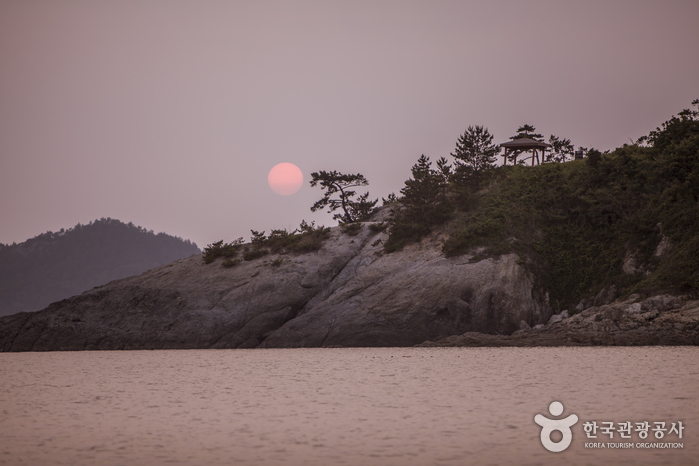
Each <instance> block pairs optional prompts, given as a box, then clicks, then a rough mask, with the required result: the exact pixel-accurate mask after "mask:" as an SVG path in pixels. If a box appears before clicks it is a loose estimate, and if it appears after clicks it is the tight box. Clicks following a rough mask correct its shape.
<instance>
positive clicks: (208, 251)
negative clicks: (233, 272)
mask: <svg viewBox="0 0 699 466" xmlns="http://www.w3.org/2000/svg"><path fill="white" fill-rule="evenodd" d="M250 232H251V233H252V237H251V238H250V245H249V246H244V244H243V238H238V239H237V240H235V241H233V242H232V243H224V242H223V241H217V242H215V243H212V244H210V245H208V246H207V247H206V248H205V249H204V262H205V263H207V264H210V263H211V262H213V261H215V260H216V259H217V258H219V257H223V258H225V259H226V260H225V261H223V264H222V265H223V266H224V267H233V266H234V265H236V264H238V263H240V259H235V257H236V256H237V255H238V252H239V251H240V250H241V249H244V250H243V260H246V261H251V260H255V259H258V258H260V257H263V256H266V255H267V254H270V253H273V254H289V253H296V254H300V253H305V252H313V251H317V250H318V249H320V248H321V247H322V246H323V242H324V241H325V240H326V239H327V238H328V237H329V236H330V228H326V227H323V226H318V227H317V226H316V225H315V222H311V223H310V224H308V223H306V221H305V220H303V221H301V225H299V228H298V229H296V230H294V231H292V232H288V231H286V230H272V232H271V233H270V234H269V236H265V232H264V231H262V232H259V231H255V230H250ZM275 262H276V261H275ZM275 262H273V263H272V265H273V266H275V267H277V266H279V265H280V264H281V261H280V262H279V263H278V264H275Z"/></svg>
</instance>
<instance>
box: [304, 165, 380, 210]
mask: <svg viewBox="0 0 699 466" xmlns="http://www.w3.org/2000/svg"><path fill="white" fill-rule="evenodd" d="M311 178H312V179H311V186H313V187H315V186H317V185H320V187H321V189H323V190H324V191H325V192H324V193H323V197H322V198H321V199H320V200H319V201H317V202H316V203H315V204H313V207H311V212H316V211H318V210H321V209H324V208H325V207H328V212H329V213H330V212H334V211H336V210H338V209H342V213H337V214H335V215H333V220H338V221H340V222H341V223H352V222H356V221H358V220H362V219H363V218H365V217H367V216H369V214H371V213H372V212H373V211H374V206H375V205H376V203H377V202H378V199H375V200H373V201H370V200H369V193H368V192H366V193H364V194H362V195H360V196H359V197H358V198H357V199H356V200H354V199H353V198H354V196H356V195H357V192H356V191H354V190H353V188H358V187H360V186H368V185H369V182H368V181H367V179H366V178H365V177H364V175H362V174H361V173H357V174H356V175H352V174H349V175H345V174H343V173H340V172H337V171H331V172H326V171H320V172H314V173H311ZM334 196H337V197H334Z"/></svg>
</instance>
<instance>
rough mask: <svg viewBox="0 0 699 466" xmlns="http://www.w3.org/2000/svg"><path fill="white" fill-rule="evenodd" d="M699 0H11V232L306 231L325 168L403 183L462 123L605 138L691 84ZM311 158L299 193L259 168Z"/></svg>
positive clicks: (442, 152) (499, 133) (497, 132)
mask: <svg viewBox="0 0 699 466" xmlns="http://www.w3.org/2000/svg"><path fill="white" fill-rule="evenodd" d="M698 20H699V2H697V1H696V0H688V1H672V0H669V1H643V0H624V1H615V0H605V1H594V0H587V1H585V2H567V1H558V0H556V1H526V0H517V1H497V0H495V1H409V0H402V1H381V0H372V1H361V0H352V1H331V0H324V1H294V0H284V1H264V0H256V1H233V0H226V1H223V0H221V1H206V0H198V1H178V0H162V1H155V0H138V1H136V0H133V1H130V0H123V1H102V2H94V1H67V0H44V1H42V0H34V1H26V0H17V1H15V0H0V242H2V243H7V244H9V243H12V242H22V241H24V240H26V239H28V238H31V237H34V236H36V235H38V234H40V233H43V232H45V231H49V230H51V231H58V230H60V229H61V228H69V227H72V226H74V225H75V224H77V223H83V224H85V223H88V222H90V221H91V220H95V219H98V218H101V217H111V218H116V219H119V220H122V221H124V222H127V223H128V222H133V223H135V224H137V225H140V226H143V227H145V228H147V229H152V230H154V231H155V232H161V231H162V232H166V233H168V234H172V235H176V236H180V237H182V238H185V239H189V240H192V241H194V242H196V243H197V244H198V245H199V247H202V248H203V247H204V246H205V245H207V244H209V243H212V242H214V241H218V240H220V239H223V240H226V241H231V240H233V239H235V238H238V237H240V236H242V237H244V238H245V239H246V240H249V237H250V230H251V229H254V230H258V231H261V230H266V231H267V232H269V231H270V230H271V229H272V228H287V229H290V230H291V229H294V228H295V227H296V226H298V224H299V223H300V222H301V220H304V219H305V220H306V221H309V222H310V221H312V220H315V221H316V222H317V223H320V224H324V225H326V226H333V225H335V224H336V222H334V221H333V220H332V215H331V214H328V213H325V212H316V213H311V211H310V207H311V205H313V203H314V202H315V201H316V200H318V199H320V197H321V196H322V192H321V191H320V188H318V187H315V188H312V187H310V185H309V181H310V174H311V172H315V171H319V170H327V171H329V170H338V171H340V172H343V173H361V174H363V175H364V176H365V177H366V178H367V179H368V180H369V186H368V188H367V189H368V191H369V192H370V194H371V197H372V198H379V199H380V198H381V197H387V196H388V194H389V193H392V192H395V193H397V194H398V193H399V191H400V189H401V187H403V186H404V184H403V183H404V181H405V180H406V179H408V178H409V176H410V168H411V166H412V165H413V164H414V163H415V162H416V161H417V159H418V157H419V156H420V155H421V154H425V155H427V156H428V157H430V158H431V159H432V160H436V159H438V158H439V157H442V156H444V157H447V158H450V156H449V154H450V153H451V152H453V151H454V147H455V144H456V140H457V139H458V137H459V135H461V134H462V133H463V132H464V130H465V129H466V128H467V127H468V126H469V125H483V126H486V127H487V128H488V129H489V131H490V132H491V133H492V134H493V135H494V136H495V139H494V142H497V143H501V142H506V141H507V140H508V139H509V137H510V136H512V135H513V134H515V133H516V130H517V127H518V126H520V125H522V124H525V123H527V124H531V125H534V126H535V127H536V129H537V130H538V132H540V133H542V134H543V135H544V136H545V137H546V138H548V136H549V135H550V134H555V135H557V136H560V137H566V138H569V139H571V140H572V142H573V143H574V144H575V145H576V146H584V147H595V148H597V149H600V150H611V149H614V148H615V147H618V146H621V145H622V144H624V143H630V142H631V141H633V140H636V139H637V138H638V137H640V136H643V135H645V134H647V133H648V132H649V131H651V130H653V129H655V128H656V127H657V126H659V125H660V124H661V123H662V122H664V121H666V120H667V119H668V118H669V117H670V116H672V115H673V114H676V113H677V112H679V111H681V110H682V109H684V108H689V107H690V104H691V101H692V100H694V99H696V98H699V78H698V77H699V60H697V50H699V28H698V27H697V22H698ZM281 162H288V163H293V164H295V165H297V166H298V167H299V168H300V169H301V171H302V173H303V176H304V185H303V187H302V188H301V190H300V191H299V192H298V193H296V194H294V195H291V196H280V195H278V194H275V193H274V192H273V191H272V190H271V189H270V188H269V186H268V185H267V174H268V172H269V171H270V170H271V168H272V167H273V166H274V165H276V164H278V163H281Z"/></svg>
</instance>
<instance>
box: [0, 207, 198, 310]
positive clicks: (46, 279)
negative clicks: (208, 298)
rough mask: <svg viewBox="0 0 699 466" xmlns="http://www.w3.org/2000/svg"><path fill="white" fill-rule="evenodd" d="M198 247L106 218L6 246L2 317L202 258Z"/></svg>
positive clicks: (1, 255) (0, 285)
mask: <svg viewBox="0 0 699 466" xmlns="http://www.w3.org/2000/svg"><path fill="white" fill-rule="evenodd" d="M199 253H201V251H200V250H199V248H198V247H197V245H196V244H195V243H192V242H191V241H189V240H184V239H182V238H178V237H174V236H171V235H167V234H165V233H158V234H155V233H154V232H153V231H152V230H150V231H148V230H146V229H145V228H143V227H140V226H136V225H134V224H133V223H128V224H126V223H123V222H121V221H119V220H116V219H112V218H101V219H99V220H95V221H94V222H90V223H89V224H87V225H81V224H77V225H76V226H75V227H73V228H69V229H67V230H64V229H61V231H59V232H55V233H54V232H51V231H49V232H46V233H42V234H40V235H38V236H36V237H34V238H31V239H28V240H27V241H25V242H23V243H19V244H12V245H6V244H2V243H0V316H2V315H8V314H13V313H16V312H20V311H35V310H38V309H43V308H44V307H46V306H48V305H49V304H50V303H52V302H54V301H58V300H61V299H64V298H68V297H70V296H74V295H77V294H80V293H82V292H84V291H86V290H89V289H91V288H93V287H95V286H98V285H104V284H106V283H108V282H110V281H112V280H116V279H119V278H126V277H129V276H131V275H137V274H140V273H142V272H144V271H146V270H149V269H152V268H154V267H158V266H161V265H164V264H168V263H170V262H173V261H176V260H178V259H182V258H185V257H189V256H191V255H193V254H199Z"/></svg>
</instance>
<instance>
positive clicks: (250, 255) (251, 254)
mask: <svg viewBox="0 0 699 466" xmlns="http://www.w3.org/2000/svg"><path fill="white" fill-rule="evenodd" d="M267 254H269V249H248V250H247V251H245V252H244V253H243V259H245V260H246V261H251V260H255V259H258V258H260V257H262V256H266V255H267Z"/></svg>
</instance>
